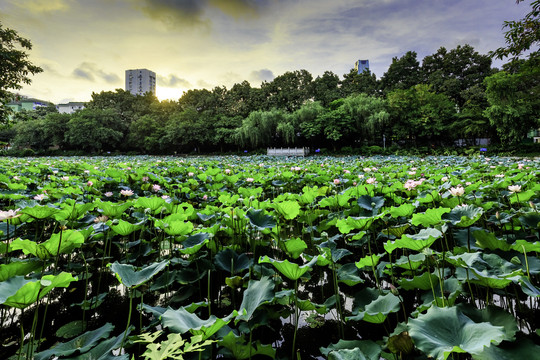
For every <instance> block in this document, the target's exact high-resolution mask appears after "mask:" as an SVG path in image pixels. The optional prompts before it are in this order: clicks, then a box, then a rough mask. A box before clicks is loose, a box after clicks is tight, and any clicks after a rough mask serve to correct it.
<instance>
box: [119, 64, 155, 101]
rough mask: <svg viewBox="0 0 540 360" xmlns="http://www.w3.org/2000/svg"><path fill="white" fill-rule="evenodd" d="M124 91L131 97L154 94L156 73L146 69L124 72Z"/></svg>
mask: <svg viewBox="0 0 540 360" xmlns="http://www.w3.org/2000/svg"><path fill="white" fill-rule="evenodd" d="M126 91H129V92H130V93H132V94H133V95H144V94H145V93H147V92H150V93H152V94H154V95H155V94H156V73H155V72H153V71H150V70H147V69H134V70H126Z"/></svg>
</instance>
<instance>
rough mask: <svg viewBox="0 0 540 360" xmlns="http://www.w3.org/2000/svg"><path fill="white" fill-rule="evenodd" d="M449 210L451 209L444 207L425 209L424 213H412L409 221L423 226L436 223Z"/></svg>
mask: <svg viewBox="0 0 540 360" xmlns="http://www.w3.org/2000/svg"><path fill="white" fill-rule="evenodd" d="M450 210H451V209H449V208H444V207H442V208H441V207H438V208H434V209H427V210H426V211H425V212H424V213H420V214H414V215H413V216H412V219H411V223H412V224H413V225H415V226H418V225H422V226H424V227H428V226H433V225H437V224H439V223H440V222H441V221H442V219H441V217H442V216H443V215H444V214H446V213H448V212H450Z"/></svg>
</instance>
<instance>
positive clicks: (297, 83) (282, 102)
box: [261, 70, 313, 112]
mask: <svg viewBox="0 0 540 360" xmlns="http://www.w3.org/2000/svg"><path fill="white" fill-rule="evenodd" d="M312 81H313V76H312V75H311V74H310V73H309V72H308V71H307V70H296V71H288V72H286V73H285V74H283V75H280V76H277V77H276V78H275V79H274V80H272V82H266V81H265V82H263V83H262V85H261V90H262V92H263V93H264V94H265V96H266V104H267V106H266V108H265V110H270V109H281V110H286V111H287V112H294V111H295V110H297V109H299V108H300V107H301V106H302V105H303V104H304V103H305V102H306V101H307V100H308V99H311V98H312V94H311V83H312Z"/></svg>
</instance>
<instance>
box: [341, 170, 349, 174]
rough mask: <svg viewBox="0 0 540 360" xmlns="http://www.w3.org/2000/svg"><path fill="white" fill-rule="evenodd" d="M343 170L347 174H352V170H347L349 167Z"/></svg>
mask: <svg viewBox="0 0 540 360" xmlns="http://www.w3.org/2000/svg"><path fill="white" fill-rule="evenodd" d="M343 172H344V173H345V174H350V173H351V172H350V171H349V170H347V169H345V170H343Z"/></svg>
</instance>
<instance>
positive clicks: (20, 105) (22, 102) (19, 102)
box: [6, 96, 50, 112]
mask: <svg viewBox="0 0 540 360" xmlns="http://www.w3.org/2000/svg"><path fill="white" fill-rule="evenodd" d="M49 104H50V102H48V101H44V100H39V99H34V98H29V97H27V96H20V97H18V99H16V100H13V101H10V102H9V103H7V104H6V105H7V107H9V108H10V109H11V110H12V111H13V112H19V111H22V110H26V111H31V110H36V109H37V108H39V107H42V106H48V105H49Z"/></svg>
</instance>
